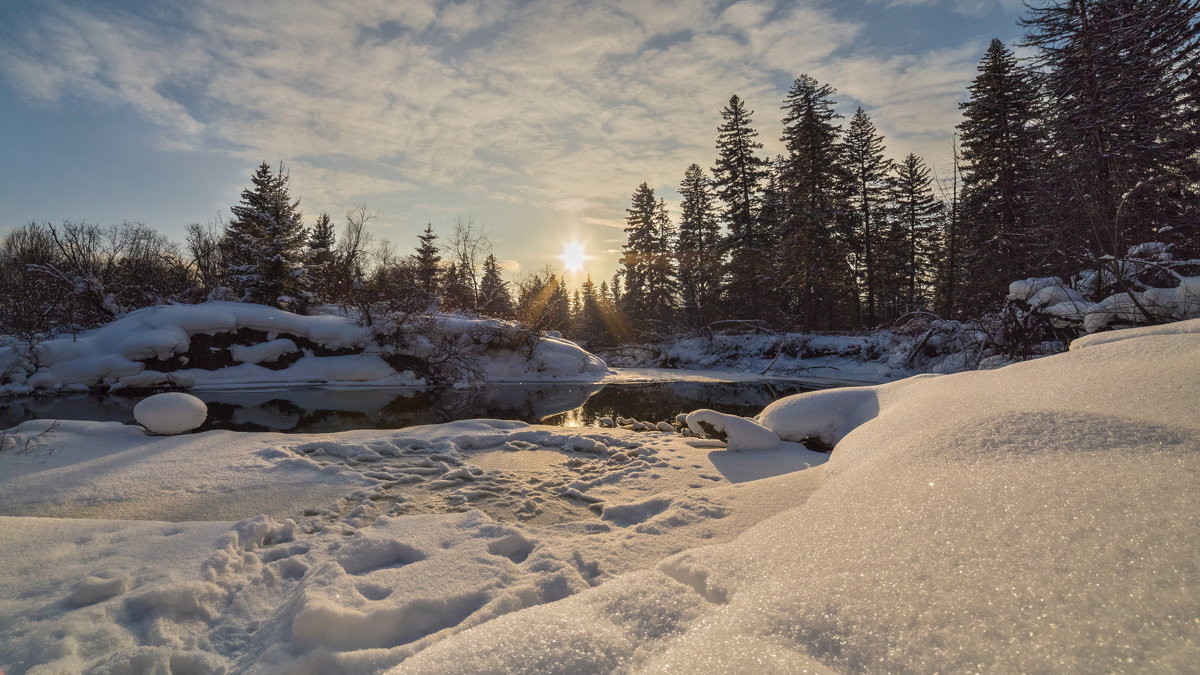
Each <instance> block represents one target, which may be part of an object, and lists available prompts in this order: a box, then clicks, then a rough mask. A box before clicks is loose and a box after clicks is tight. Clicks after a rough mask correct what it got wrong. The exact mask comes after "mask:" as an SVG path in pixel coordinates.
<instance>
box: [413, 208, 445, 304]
mask: <svg viewBox="0 0 1200 675" xmlns="http://www.w3.org/2000/svg"><path fill="white" fill-rule="evenodd" d="M419 239H420V240H421V243H420V244H419V245H418V246H417V252H416V254H415V255H414V256H413V263H414V265H415V266H416V271H417V284H418V286H419V287H420V290H421V292H422V293H423V294H424V296H425V300H426V304H432V303H433V302H434V301H435V300H437V298H438V295H439V293H440V291H441V284H440V281H441V277H442V269H441V263H442V256H440V255H439V254H438V247H437V244H435V243H434V242H435V241H437V235H436V234H434V233H433V223H427V224H426V225H425V233H424V234H422V235H421V236H420V237H419Z"/></svg>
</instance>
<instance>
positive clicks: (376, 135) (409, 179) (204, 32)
mask: <svg viewBox="0 0 1200 675" xmlns="http://www.w3.org/2000/svg"><path fill="white" fill-rule="evenodd" d="M170 7H171V9H162V10H155V11H154V12H153V13H151V12H149V11H147V12H146V13H144V14H141V15H135V14H130V13H128V12H125V11H119V10H114V9H113V8H112V6H111V5H106V4H92V3H87V4H84V3H65V2H56V1H54V0H51V2H48V3H46V4H45V9H44V10H43V11H41V12H40V13H38V14H37V15H36V16H35V19H34V20H33V22H32V23H30V24H29V25H25V26H23V27H22V28H21V29H20V30H16V31H14V32H13V33H12V34H11V35H10V37H11V39H10V40H7V41H5V42H6V44H5V46H0V68H2V69H3V72H4V74H5V75H6V76H7V78H8V80H9V81H10V82H11V83H12V85H13V86H14V88H15V89H17V90H18V91H20V92H21V93H22V94H23V95H25V96H26V97H28V98H29V99H30V100H33V101H37V102H40V103H43V104H58V103H62V102H64V101H68V100H84V101H88V102H98V103H102V104H105V105H116V106H128V107H129V108H130V109H132V110H134V111H136V112H137V113H138V114H140V115H142V116H144V117H146V118H147V119H150V120H153V121H154V122H156V123H157V124H159V125H160V128H161V134H162V138H163V142H164V144H166V145H170V146H172V147H196V148H200V147H203V148H206V149H210V150H211V149H218V150H219V151H221V152H226V153H229V154H231V155H234V156H237V157H240V158H243V159H245V160H246V161H247V162H248V163H250V162H256V161H258V160H260V159H263V158H268V159H274V158H283V159H286V160H287V161H288V162H289V163H290V165H291V167H292V176H293V182H294V183H295V184H296V185H298V186H301V187H302V188H303V190H304V194H305V200H306V203H308V204H309V207H310V208H318V209H323V210H332V209H333V208H334V205H335V204H336V203H338V202H339V200H343V201H344V200H353V199H357V198H360V197H369V196H371V195H372V194H382V193H385V192H394V191H397V190H420V189H421V188H422V186H430V187H436V188H438V189H439V190H447V189H453V190H458V191H461V192H464V193H471V194H475V195H483V196H487V197H491V198H494V199H500V200H504V201H510V202H519V203H521V204H525V205H530V206H534V207H542V208H551V209H555V210H558V211H566V212H574V213H577V214H579V215H580V217H581V222H586V223H592V224H596V225H602V226H612V225H617V224H619V222H620V221H619V218H620V215H619V214H620V213H621V211H620V209H623V208H624V206H623V204H624V202H625V201H626V200H627V199H628V195H629V194H630V193H631V191H632V189H633V188H634V187H635V186H636V185H637V184H638V183H640V182H641V181H643V180H647V181H649V182H650V183H651V184H652V185H657V186H674V185H677V184H678V181H679V179H680V177H681V175H682V172H683V169H684V168H685V167H686V166H687V165H688V164H690V163H692V162H697V163H699V164H701V165H702V166H709V165H711V162H712V155H713V139H714V136H715V129H716V125H717V124H718V123H719V121H720V117H719V110H720V108H721V106H722V105H723V104H724V103H725V101H726V100H727V99H728V97H729V95H730V94H732V93H738V94H740V95H742V96H743V98H746V99H747V100H748V101H750V103H751V105H752V106H754V107H756V108H757V109H758V114H757V116H756V122H757V124H758V125H759V127H760V129H761V130H762V132H763V138H764V140H766V141H767V142H768V143H769V144H772V145H773V144H774V143H775V141H774V137H775V136H777V135H778V122H777V118H778V117H779V115H778V113H777V112H776V108H777V106H778V101H779V100H780V98H781V96H782V93H783V90H782V87H783V86H784V84H783V83H786V82H788V81H790V78H791V77H794V76H796V75H798V74H800V73H801V72H811V73H813V74H814V75H816V76H817V77H820V78H821V79H822V80H825V81H829V82H830V83H832V84H834V85H835V86H837V87H838V88H839V89H840V91H841V92H842V94H843V95H844V96H845V97H848V98H849V99H852V101H847V103H851V102H852V103H860V104H862V105H864V106H865V107H867V108H868V109H869V111H870V112H871V113H872V114H873V116H874V117H875V118H876V121H877V123H879V124H880V126H881V127H882V128H884V129H885V130H886V131H887V132H888V133H889V136H890V139H889V140H890V141H891V142H893V143H894V144H896V146H897V147H898V148H899V150H898V152H899V151H904V152H907V151H909V150H914V151H918V152H921V151H933V150H934V148H935V147H937V149H938V151H941V147H940V146H941V145H943V144H944V138H945V137H946V136H948V134H949V133H950V131H951V130H952V127H953V123H954V115H955V114H956V113H955V103H956V102H957V99H958V98H959V97H961V94H962V88H963V86H964V85H965V83H966V81H967V79H968V78H969V77H970V75H971V74H972V72H973V67H974V63H975V61H976V59H977V58H978V46H977V45H973V44H972V45H967V46H965V47H963V48H961V49H950V50H940V51H931V52H926V53H920V54H909V55H900V56H895V55H891V56H889V55H879V54H876V53H874V52H873V51H872V50H871V49H870V48H868V47H867V46H865V45H859V44H856V40H858V39H859V37H860V36H861V34H862V26H861V25H860V24H858V23H856V22H853V21H848V20H845V19H841V18H838V17H837V16H836V15H835V14H834V13H833V12H832V11H830V10H829V9H828V8H826V5H824V4H823V3H818V2H789V1H781V2H768V1H761V0H741V1H740V2H735V3H733V4H730V5H726V4H725V3H723V2H722V3H718V2H715V1H709V0H661V1H646V0H624V1H621V2H613V3H592V2H577V3H568V2H560V1H558V0H532V1H529V2H512V1H508V0H466V1H463V2H448V3H447V2H432V1H421V0H413V1H409V0H406V1H405V2H395V1H394V0H350V1H341V2H337V3H330V2H325V1H323V0H266V1H260V2H254V3H246V2H242V1H241V0H209V1H202V2H195V3H191V4H181V5H177V6H170ZM773 147H774V145H773ZM614 216H616V217H614Z"/></svg>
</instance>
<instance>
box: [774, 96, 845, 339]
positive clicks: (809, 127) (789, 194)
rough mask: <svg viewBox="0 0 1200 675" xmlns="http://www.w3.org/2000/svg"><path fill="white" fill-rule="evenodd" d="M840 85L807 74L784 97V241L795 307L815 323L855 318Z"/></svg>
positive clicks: (797, 315)
mask: <svg viewBox="0 0 1200 675" xmlns="http://www.w3.org/2000/svg"><path fill="white" fill-rule="evenodd" d="M834 93H835V90H834V89H833V87H831V86H829V85H827V84H821V83H819V82H817V80H816V79H814V78H812V77H810V76H808V75H801V76H800V77H799V78H798V79H796V81H795V83H794V84H793V85H792V88H791V90H790V91H789V92H788V95H787V98H786V99H785V100H784V105H783V109H784V110H786V111H787V113H786V116H785V117H784V120H783V124H784V131H783V137H782V138H781V140H782V141H783V142H784V145H785V146H786V148H787V152H788V154H787V156H786V157H785V158H784V161H783V165H782V166H781V167H780V175H779V190H780V192H781V194H782V207H783V214H782V224H781V230H782V236H783V237H784V240H783V241H782V248H783V258H782V264H783V265H784V268H783V269H782V270H781V277H784V278H785V279H786V281H787V284H786V286H785V288H786V290H787V294H788V296H789V297H788V311H789V313H790V314H791V316H792V317H793V318H794V320H796V321H798V322H799V323H800V325H802V326H803V327H804V328H806V329H808V330H813V329H817V328H824V329H832V328H842V327H845V326H846V325H848V323H849V322H848V321H847V320H846V313H847V312H846V310H847V308H849V307H850V306H852V304H853V283H852V279H851V278H850V275H849V269H848V267H847V265H846V263H845V261H846V259H847V256H848V252H849V246H848V240H849V239H850V231H849V230H850V226H851V225H852V221H851V217H852V212H851V205H850V203H849V200H848V185H849V182H850V176H849V173H848V171H847V170H846V167H845V160H844V154H843V146H842V144H841V131H840V129H839V127H838V126H837V125H836V124H835V120H837V119H838V118H840V117H841V115H838V114H837V112H835V111H834V108H833V106H834V103H835V102H834V101H833V99H832V96H833V94H834Z"/></svg>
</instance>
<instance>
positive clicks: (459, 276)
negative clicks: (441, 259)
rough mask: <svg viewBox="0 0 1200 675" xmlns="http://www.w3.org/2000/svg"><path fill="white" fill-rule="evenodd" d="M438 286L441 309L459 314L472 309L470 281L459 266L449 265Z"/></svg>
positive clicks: (473, 304)
mask: <svg viewBox="0 0 1200 675" xmlns="http://www.w3.org/2000/svg"><path fill="white" fill-rule="evenodd" d="M438 286H439V288H440V289H441V296H440V297H441V303H440V307H441V308H442V309H445V310H450V311H459V312H463V311H470V310H473V309H474V307H475V302H474V299H473V297H472V296H473V293H472V292H471V281H470V279H469V278H468V276H467V273H466V271H465V270H464V269H463V267H462V266H461V265H458V264H456V263H450V265H449V266H447V267H446V271H445V274H443V275H442V279H441V282H440V283H439V284H438Z"/></svg>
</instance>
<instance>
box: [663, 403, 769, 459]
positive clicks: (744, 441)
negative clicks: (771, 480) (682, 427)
mask: <svg viewBox="0 0 1200 675" xmlns="http://www.w3.org/2000/svg"><path fill="white" fill-rule="evenodd" d="M686 421H687V425H688V428H689V429H691V430H692V432H693V433H695V434H697V435H700V434H708V435H712V432H714V431H715V432H716V433H718V434H720V435H723V436H724V437H725V438H724V439H723V440H724V441H725V445H726V447H727V448H729V449H730V450H770V449H771V448H774V447H775V446H777V445H779V440H780V439H779V436H778V435H777V434H776V433H775V432H774V431H772V430H771V429H768V428H767V427H764V426H763V425H761V424H759V423H757V422H755V421H754V420H748V419H746V418H745V417H738V416H737V415H726V414H724V413H719V412H717V411H715V410H696V411H694V412H691V413H688V416H687V418H686Z"/></svg>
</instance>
